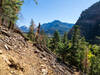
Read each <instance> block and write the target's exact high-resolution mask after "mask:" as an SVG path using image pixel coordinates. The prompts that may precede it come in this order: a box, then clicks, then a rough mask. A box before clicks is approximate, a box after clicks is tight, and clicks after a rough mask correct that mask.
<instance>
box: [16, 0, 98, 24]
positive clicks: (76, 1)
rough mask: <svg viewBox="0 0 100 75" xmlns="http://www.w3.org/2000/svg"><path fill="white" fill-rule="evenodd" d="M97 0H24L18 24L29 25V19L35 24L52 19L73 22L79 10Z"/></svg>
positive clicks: (78, 14) (79, 12) (77, 16)
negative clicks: (36, 1) (35, 0)
mask: <svg viewBox="0 0 100 75" xmlns="http://www.w3.org/2000/svg"><path fill="white" fill-rule="evenodd" d="M97 1H99V0H38V5H36V4H35V3H34V2H33V0H25V2H24V4H23V6H22V9H21V11H20V14H19V20H18V23H17V24H18V25H19V26H23V25H26V26H29V25H30V21H31V19H33V20H34V22H35V24H36V25H37V24H38V23H39V22H40V23H41V24H43V23H48V22H51V21H53V20H60V21H62V22H68V23H75V22H76V21H77V19H78V18H79V16H80V14H81V12H82V11H83V10H85V9H87V8H88V7H90V6H91V5H92V4H94V3H95V2H97Z"/></svg>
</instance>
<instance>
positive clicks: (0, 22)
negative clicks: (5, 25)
mask: <svg viewBox="0 0 100 75" xmlns="http://www.w3.org/2000/svg"><path fill="white" fill-rule="evenodd" d="M1 24H2V21H1V17H0V26H1Z"/></svg>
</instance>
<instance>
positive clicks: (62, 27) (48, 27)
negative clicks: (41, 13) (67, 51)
mask: <svg viewBox="0 0 100 75" xmlns="http://www.w3.org/2000/svg"><path fill="white" fill-rule="evenodd" d="M73 25H74V24H71V23H65V22H61V21H59V20H54V21H52V22H49V23H44V24H42V25H41V27H40V29H41V30H44V32H45V33H46V34H48V35H53V33H54V32H55V31H56V30H57V31H58V32H59V33H60V34H61V35H63V34H64V32H68V31H69V30H70V29H71V28H72V26H73ZM19 28H20V29H21V30H22V31H23V32H28V31H29V28H28V27H26V26H21V27H19Z"/></svg>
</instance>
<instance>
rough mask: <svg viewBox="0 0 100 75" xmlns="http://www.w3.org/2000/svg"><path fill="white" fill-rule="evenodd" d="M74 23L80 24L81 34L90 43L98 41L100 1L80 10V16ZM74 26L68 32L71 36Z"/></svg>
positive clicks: (99, 32)
mask: <svg viewBox="0 0 100 75" xmlns="http://www.w3.org/2000/svg"><path fill="white" fill-rule="evenodd" d="M75 25H79V26H80V32H81V35H82V36H85V38H86V40H87V41H89V42H90V43H97V44H98V43H100V41H99V40H100V38H98V37H99V36H100V1H99V2H97V3H95V4H94V5H92V6H91V7H89V8H88V9H86V10H85V11H83V12H82V14H81V16H80V18H79V19H78V21H77V22H76V24H75ZM73 29H74V27H73V28H72V30H71V31H70V32H69V34H68V36H69V38H71V35H72V32H73Z"/></svg>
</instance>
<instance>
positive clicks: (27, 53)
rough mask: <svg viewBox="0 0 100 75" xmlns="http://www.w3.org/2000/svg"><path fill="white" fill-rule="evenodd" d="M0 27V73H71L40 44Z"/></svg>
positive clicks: (56, 74) (41, 74)
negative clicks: (34, 44) (34, 43)
mask: <svg viewBox="0 0 100 75" xmlns="http://www.w3.org/2000/svg"><path fill="white" fill-rule="evenodd" d="M36 46H37V47H36ZM36 46H33V44H32V43H31V42H27V41H25V39H24V38H23V37H22V36H21V35H20V34H19V33H16V32H14V31H10V30H8V29H7V28H5V27H0V75H72V74H73V71H72V70H70V69H69V68H68V67H67V66H65V65H64V64H62V63H58V61H57V59H56V56H54V55H53V54H52V53H51V52H49V51H48V50H47V49H45V48H43V47H42V46H39V45H36Z"/></svg>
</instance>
